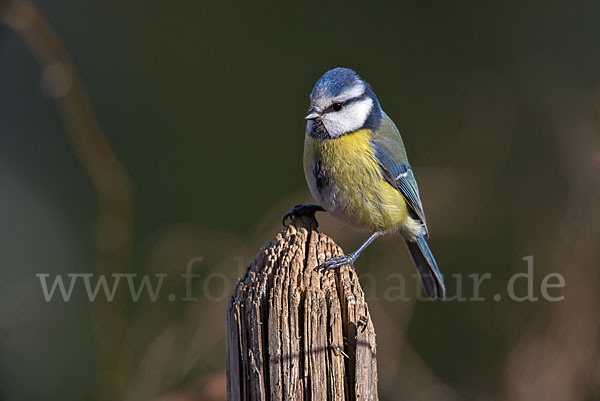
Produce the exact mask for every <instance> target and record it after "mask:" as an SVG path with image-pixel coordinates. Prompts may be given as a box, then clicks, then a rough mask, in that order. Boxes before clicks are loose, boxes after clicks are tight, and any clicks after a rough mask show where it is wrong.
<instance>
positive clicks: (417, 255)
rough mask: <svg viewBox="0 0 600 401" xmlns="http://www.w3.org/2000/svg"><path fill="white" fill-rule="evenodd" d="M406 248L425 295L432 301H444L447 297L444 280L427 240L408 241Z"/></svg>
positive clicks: (422, 238) (419, 238) (418, 238)
mask: <svg viewBox="0 0 600 401" xmlns="http://www.w3.org/2000/svg"><path fill="white" fill-rule="evenodd" d="M406 246H407V247H408V251H409V252H410V256H412V259H413V261H414V262H415V266H416V267H417V271H418V272H419V276H420V277H421V283H423V289H424V290H425V294H427V296H428V297H429V298H431V299H444V298H445V297H446V287H445V286H444V279H443V278H442V274H441V273H440V271H439V270H438V267H437V263H436V262H435V258H434V257H433V254H432V253H431V250H430V249H429V245H427V241H425V238H424V237H423V236H420V237H417V239H416V241H414V242H412V241H408V240H406Z"/></svg>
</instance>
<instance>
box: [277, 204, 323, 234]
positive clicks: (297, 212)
mask: <svg viewBox="0 0 600 401" xmlns="http://www.w3.org/2000/svg"><path fill="white" fill-rule="evenodd" d="M324 211H325V209H323V207H322V206H320V205H302V204H300V205H296V206H294V207H293V208H291V209H290V210H289V211H288V212H287V213H286V214H284V215H283V217H282V219H281V222H282V223H283V226H284V227H286V226H287V224H286V222H287V220H288V219H291V220H292V221H294V219H295V218H297V217H300V216H309V217H312V218H313V219H314V220H315V223H316V226H315V228H316V227H319V223H318V222H317V219H316V217H315V213H317V212H324Z"/></svg>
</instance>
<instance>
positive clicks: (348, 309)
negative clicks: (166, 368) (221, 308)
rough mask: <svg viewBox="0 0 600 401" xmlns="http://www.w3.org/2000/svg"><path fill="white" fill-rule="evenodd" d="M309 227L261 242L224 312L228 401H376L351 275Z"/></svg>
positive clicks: (305, 222) (366, 322)
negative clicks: (333, 262) (336, 265)
mask: <svg viewBox="0 0 600 401" xmlns="http://www.w3.org/2000/svg"><path fill="white" fill-rule="evenodd" d="M341 253H342V251H341V249H340V247H339V246H337V245H336V244H335V242H333V240H332V239H331V238H329V237H328V236H326V235H325V234H323V233H319V232H318V231H317V230H316V221H315V220H314V219H312V218H309V217H302V218H298V219H295V220H294V221H292V224H290V225H289V226H288V227H286V228H285V229H284V230H282V232H281V233H279V234H277V236H276V238H275V240H274V241H272V242H267V243H266V244H265V245H264V247H263V248H262V249H261V250H260V252H259V253H258V254H257V255H256V258H255V260H254V262H253V263H252V264H251V265H250V266H249V267H248V269H247V271H246V273H245V275H244V276H243V277H242V278H240V280H239V281H238V283H237V285H236V287H235V289H234V291H233V293H232V295H231V298H230V301H229V304H228V308H227V394H228V400H230V401H238V400H240V401H241V400H244V401H246V400H252V401H254V400H265V401H266V400H271V401H276V400H298V401H299V400H336V401H337V400H347V401H353V400H377V399H378V397H377V364H376V347H375V331H374V328H373V323H372V322H371V317H370V315H369V310H368V307H367V303H366V302H365V299H364V293H363V291H362V289H361V287H360V284H359V282H358V277H357V276H356V273H355V272H354V271H353V270H351V269H350V268H349V267H348V266H343V267H342V268H340V269H338V270H337V271H329V272H327V273H321V272H319V271H317V270H316V267H317V265H318V264H319V263H322V262H323V261H324V260H326V259H329V258H331V257H333V256H337V255H340V254H341Z"/></svg>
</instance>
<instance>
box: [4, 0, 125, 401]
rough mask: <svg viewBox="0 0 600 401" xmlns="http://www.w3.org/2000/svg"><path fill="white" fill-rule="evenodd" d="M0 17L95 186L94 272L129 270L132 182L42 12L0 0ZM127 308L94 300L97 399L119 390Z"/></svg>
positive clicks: (22, 3)
mask: <svg viewBox="0 0 600 401" xmlns="http://www.w3.org/2000/svg"><path fill="white" fill-rule="evenodd" d="M0 21H1V22H2V24H4V25H6V26H7V27H9V28H11V29H12V30H14V31H15V32H16V33H17V35H18V36H19V37H20V38H21V39H22V40H23V41H24V42H25V44H26V45H27V46H28V48H29V50H30V51H31V52H32V54H33V55H34V57H35V59H36V60H37V62H38V64H39V66H40V69H41V81H42V86H43V88H44V89H45V90H46V92H47V93H48V95H49V96H51V97H52V98H53V99H54V100H55V101H56V103H57V106H58V110H59V112H60V115H61V118H62V121H63V123H64V124H65V128H66V132H67V135H68V137H69V140H70V142H71V145H72V146H73V150H74V152H75V154H76V155H77V157H78V159H79V161H80V162H81V164H82V166H83V168H84V170H85V172H86V174H87V176H88V177H89V179H90V181H91V182H92V184H93V185H94V188H95V189H96V192H97V196H98V221H97V228H96V249H97V266H96V269H95V271H96V273H97V274H105V275H110V274H111V273H115V272H119V273H124V272H126V271H128V270H129V266H130V262H131V261H130V259H131V224H132V222H131V219H132V213H131V205H132V194H131V185H130V182H129V178H128V176H127V174H126V172H125V170H124V169H123V167H122V165H121V164H120V162H119V160H118V159H117V157H116V156H115V154H114V152H113V151H112V149H111V147H110V144H109V143H108V141H107V140H106V138H105V137H104V135H103V134H102V131H101V130H100V127H99V125H98V121H97V120H96V117H95V116H94V112H93V110H92V107H91V105H90V102H89V100H88V98H87V96H86V93H85V91H84V89H83V86H82V85H81V83H80V81H79V79H78V77H77V74H76V73H75V69H74V68H73V66H72V64H71V62H70V60H69V57H68V55H67V52H66V51H65V49H64V48H63V47H62V45H61V43H60V41H59V39H58V37H57V36H56V34H55V33H54V32H53V30H52V28H51V27H50V25H49V24H48V22H47V21H46V20H45V18H44V16H43V15H42V14H41V13H40V11H39V10H38V9H37V8H36V7H35V6H34V5H33V4H31V3H29V2H27V1H14V0H13V1H11V0H0ZM126 309H127V304H126V302H125V298H124V297H123V296H122V295H121V297H120V296H119V295H117V296H116V297H115V299H114V301H113V302H111V303H108V302H101V301H98V302H95V303H94V324H95V330H96V334H97V339H98V347H99V349H98V351H99V355H98V360H99V364H100V373H99V376H98V383H97V385H98V392H97V398H98V399H99V400H115V399H119V398H120V396H121V394H120V393H121V390H120V388H119V387H120V385H119V383H118V382H117V377H119V382H120V383H123V381H126V376H127V375H124V373H125V372H123V371H119V374H117V372H116V371H117V367H118V366H117V365H118V362H119V357H120V355H121V353H122V349H121V348H122V346H123V341H124V338H125V335H126V323H127V322H126V316H127V313H126V312H127V310H126ZM126 365H128V364H126ZM123 376H125V377H123Z"/></svg>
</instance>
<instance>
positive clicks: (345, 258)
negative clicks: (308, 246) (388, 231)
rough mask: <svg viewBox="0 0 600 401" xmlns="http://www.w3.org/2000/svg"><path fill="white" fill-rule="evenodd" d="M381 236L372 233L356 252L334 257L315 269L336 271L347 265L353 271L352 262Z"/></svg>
mask: <svg viewBox="0 0 600 401" xmlns="http://www.w3.org/2000/svg"><path fill="white" fill-rule="evenodd" d="M381 235H382V233H379V232H377V233H373V234H372V235H371V236H370V237H369V239H367V240H366V241H365V242H364V243H363V244H362V245H361V246H360V247H359V248H358V249H357V250H356V251H354V252H352V253H351V254H349V255H341V256H336V257H334V258H331V259H329V260H326V261H325V262H323V263H321V264H320V265H319V266H318V267H317V270H324V271H328V270H331V269H337V268H338V267H341V266H344V265H349V266H350V267H351V268H352V269H353V270H355V269H354V261H356V259H358V256H359V255H360V254H361V253H362V251H364V250H365V249H366V248H367V247H368V246H369V245H370V244H371V242H373V241H374V240H375V238H377V237H379V236H381Z"/></svg>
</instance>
